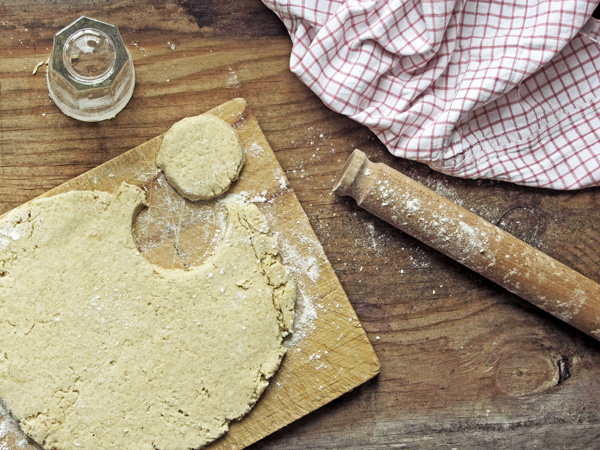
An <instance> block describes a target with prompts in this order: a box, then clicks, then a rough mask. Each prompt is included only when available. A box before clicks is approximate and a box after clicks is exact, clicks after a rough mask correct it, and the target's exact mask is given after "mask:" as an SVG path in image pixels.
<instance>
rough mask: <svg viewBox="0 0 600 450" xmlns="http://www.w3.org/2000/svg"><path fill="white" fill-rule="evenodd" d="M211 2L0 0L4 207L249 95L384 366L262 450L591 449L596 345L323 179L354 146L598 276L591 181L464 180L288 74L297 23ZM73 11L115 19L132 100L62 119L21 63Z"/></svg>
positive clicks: (240, 3) (599, 384) (598, 425)
mask: <svg viewBox="0 0 600 450" xmlns="http://www.w3.org/2000/svg"><path fill="white" fill-rule="evenodd" d="M204 3H205V2H200V1H197V2H192V1H190V2H188V3H187V4H184V3H181V4H178V3H177V2H175V1H163V0H156V1H152V2H147V3H144V6H141V3H137V2H134V1H132V0H120V1H111V2H105V1H90V2H85V3H82V2H76V1H74V0H65V1H62V2H55V3H52V4H50V3H46V2H43V1H41V0H39V1H31V0H29V1H25V0H14V1H12V2H10V3H3V4H0V49H2V50H1V51H0V133H1V136H0V180H1V182H0V201H1V204H0V206H1V212H4V211H7V210H9V209H11V208H13V207H14V206H17V205H18V204H20V203H23V202H25V201H27V200H29V199H31V198H33V197H35V196H37V195H40V194H42V193H43V192H44V191H46V190H48V189H50V188H53V187H55V186H57V185H59V184H61V183H63V182H65V181H68V180H69V179H71V178H73V177H74V176H77V175H79V174H81V173H83V172H85V171H87V170H89V169H91V168H93V167H95V166H97V165H98V164H101V163H103V162H105V161H107V160H109V159H110V158H112V157H115V156H118V155H120V154H121V153H123V152H125V151H126V150H129V149H131V148H133V147H135V146H137V145H140V144H141V143H143V142H145V141H147V140H149V139H151V138H152V137H154V136H157V135H159V134H161V133H163V132H165V131H166V130H167V129H168V128H169V127H170V125H171V124H173V123H174V122H175V121H177V120H178V119H180V118H182V117H184V116H188V115H193V114H196V113H197V112H198V111H203V110H208V109H210V108H212V107H214V106H216V105H218V104H221V103H224V102H225V101H227V100H229V99H232V98H235V97H244V98H246V100H247V101H248V103H249V104H250V105H251V106H252V112H253V114H254V116H255V117H256V119H257V120H258V123H259V124H260V126H261V129H262V130H263V132H264V134H265V136H266V138H267V139H268V141H269V143H270V144H271V147H272V148H273V149H274V151H275V154H276V156H277V159H278V161H279V162H280V164H281V166H282V168H283V170H284V172H285V174H286V176H287V178H288V180H289V185H290V186H291V187H292V188H293V189H294V191H295V193H296V195H297V197H298V199H299V200H300V203H301V204H302V207H303V208H304V210H305V211H306V213H307V215H308V218H309V220H310V223H311V225H312V227H313V229H314V230H315V232H316V235H317V236H318V238H319V240H320V241H321V243H322V244H323V247H324V249H325V253H326V254H327V256H328V258H329V260H330V262H331V263H332V266H333V268H334V270H335V272H336V274H337V275H338V277H339V279H340V281H341V283H342V286H343V287H344V290H345V291H346V293H347V294H348V297H349V298H350V301H351V302H352V304H353V306H354V308H355V310H356V312H357V314H358V317H359V318H360V321H361V323H362V325H363V326H364V328H365V330H366V332H367V334H368V336H369V338H370V340H371V342H372V343H373V345H374V347H375V350H376V352H377V355H378V357H379V359H380V362H381V365H382V369H381V373H380V375H379V376H378V377H377V378H376V379H375V380H372V381H370V382H368V383H367V384H365V385H362V386H361V387H359V388H357V389H356V390H354V391H353V392H351V393H349V394H346V395H344V396H343V397H342V398H340V399H338V400H335V401H334V402H332V403H330V404H328V405H326V406H325V407H323V408H321V409H319V410H317V411H316V412H314V413H311V414H309V415H307V416H306V417H305V418H303V419H301V420H300V421H297V422H295V423H294V424H292V425H290V426H288V427H286V428H284V429H283V430H281V431H279V432H277V433H275V434H274V435H272V436H270V437H268V438H266V439H264V440H262V441H261V442H260V443H258V444H255V445H254V446H253V448H254V449H260V450H267V449H283V450H288V449H289V450H292V449H294V450H295V449H328V448H329V449H334V448H347V449H364V448H370V449H387V448H390V447H393V446H400V447H402V446H404V447H406V448H424V449H426V448H447V449H451V448H454V447H455V448H461V449H464V448H482V447H483V448H485V447H487V448H511V449H512V448H544V449H545V448H575V449H577V448H580V449H589V448H595V447H598V446H599V445H600V434H599V433H600V431H599V430H600V379H599V377H598V375H597V374H598V371H599V369H600V345H599V344H598V343H597V342H595V341H594V340H592V339H591V338H588V337H586V336H585V335H583V334H582V333H580V332H578V331H576V330H575V329H573V328H571V327H569V326H567V325H564V324H563V323H562V322H560V321H558V320H556V319H554V318H553V317H551V316H550V315H548V314H545V313H543V312H540V311H539V310H538V309H537V308H534V307H532V306H530V305H529V304H527V303H526V302H524V301H522V300H521V299H519V298H517V297H515V296H513V295H512V294H510V293H508V292H506V291H504V290H503V289H501V288H499V287H497V286H496V285H494V284H493V283H491V282H488V281H487V280H485V279H484V278H482V277H480V276H479V275H477V274H475V273H473V272H471V271H469V270H468V269H465V268H464V267H462V266H460V265H459V264H458V263H455V262H453V261H452V260H450V259H449V258H447V257H445V256H443V255H441V254H439V253H437V252H436V251H434V250H432V249H430V248H428V247H426V246H425V245H423V244H421V243H419V242H417V241H416V240H414V239H412V238H410V237H408V236H407V235H405V234H404V233H402V232H400V231H398V230H397V229H395V228H393V227H392V226H390V225H388V224H386V223H384V222H383V221H381V220H379V219H376V218H374V217H373V216H372V215H370V214H369V213H367V212H366V211H364V210H361V209H360V208H359V207H358V206H356V204H355V203H354V201H353V200H352V199H345V198H338V197H337V196H335V195H334V194H333V193H332V191H331V188H332V185H333V182H334V179H335V177H336V174H337V173H338V171H339V169H340V168H341V165H342V163H343V161H344V160H345V159H346V158H347V157H348V155H349V154H350V153H351V152H352V150H353V149H354V148H361V149H362V150H363V151H365V153H366V154H367V155H368V156H369V158H370V159H371V160H373V161H377V162H384V163H386V164H388V165H390V166H391V167H393V168H395V169H397V170H400V171H401V172H403V173H405V174H407V175H409V176H410V177H411V178H414V179H416V180H417V181H419V182H421V183H423V184H425V185H426V186H428V187H430V188H432V189H433V190H435V191H436V192H438V193H440V194H442V195H444V196H446V197H448V198H450V199H451V200H453V201H455V202H457V203H459V204H461V205H463V206H464V207H466V208H467V209H470V210H471V211H473V212H475V213H476V214H478V215H480V216H482V217H483V218H485V219H486V220H488V221H490V222H492V223H494V224H497V225H499V226H501V227H502V228H504V229H505V230H508V231H509V232H511V233H512V234H514V235H516V236H517V237H519V238H520V239H523V240H524V241H526V242H527V243H529V244H531V245H532V246H534V247H536V248H539V249H540V250H542V251H544V252H545V253H547V254H549V255H550V256H552V257H553V258H555V259H557V260H559V261H560V262H562V263H564V264H566V265H567V266H569V267H572V268H573V269H575V270H577V271H579V272H581V273H582V274H583V275H585V276H587V277H589V278H591V279H592V280H594V281H596V282H600V268H599V262H598V254H599V251H600V208H599V206H600V190H599V189H587V190H583V191H578V192H555V191H549V190H543V189H532V188H524V187H519V186H514V185H511V184H507V183H500V182H489V181H472V180H461V179H456V178H451V177H447V176H444V175H441V174H439V173H436V172H433V171H431V170H430V169H429V168H427V167H426V166H424V165H422V164H417V163H413V162H410V161H406V160H401V159H397V158H394V157H393V156H391V155H389V154H388V153H387V151H386V150H385V148H384V147H383V146H382V144H381V143H380V142H379V141H378V140H377V139H376V138H375V137H374V136H373V135H372V134H371V133H370V132H369V131H368V130H367V129H365V128H364V127H362V126H359V125H357V124H356V123H354V122H352V121H350V120H348V119H346V118H344V117H341V116H340V115H338V114H335V113H333V112H332V111H330V110H329V109H327V108H326V107H325V106H323V105H322V103H321V102H320V101H319V100H318V98H316V97H315V96H314V95H313V94H312V93H311V92H310V90H309V89H308V88H306V87H305V86H303V85H302V84H301V83H300V82H299V81H298V80H297V79H296V77H295V76H294V75H293V74H291V73H290V71H289V69H288V63H289V52H290V49H291V44H290V41H289V37H288V36H287V34H286V32H285V30H283V28H281V26H280V23H279V20H278V19H277V17H276V16H275V15H274V14H273V13H271V12H270V11H269V10H268V9H267V8H265V7H264V6H262V4H261V3H260V1H259V0H237V1H235V2H228V1H224V2H214V3H211V7H212V8H215V9H214V10H215V13H214V14H213V15H212V17H213V19H212V20H213V21H212V23H211V25H210V26H208V24H207V23H205V22H201V23H200V26H199V24H198V21H197V18H196V15H198V14H201V13H202V11H203V4H204ZM190 8H195V9H194V10H193V11H192V10H190ZM248 11H252V13H251V15H252V17H253V19H252V20H249V19H248V13H247V12H248ZM80 14H88V15H90V16H92V17H97V18H99V19H104V20H107V21H109V22H112V23H115V24H117V25H118V26H119V28H120V30H121V33H122V35H123V37H124V39H125V42H126V44H127V46H128V47H129V49H130V50H131V52H132V55H133V57H134V63H135V67H136V71H137V85H136V90H135V92H134V95H133V99H132V101H131V102H130V104H129V105H128V106H127V108H125V110H124V111H123V112H121V113H120V114H119V115H118V116H117V118H116V119H115V120H112V121H110V122H108V123H102V124H83V123H78V122H76V121H74V120H71V119H69V118H67V117H65V116H64V115H62V114H61V113H60V112H59V111H58V109H57V108H56V107H55V106H54V105H53V104H52V102H51V101H50V99H49V98H48V92H47V89H46V82H45V77H44V70H43V69H42V70H40V71H39V72H38V74H37V75H36V76H31V71H32V70H33V67H34V66H35V64H36V63H37V62H38V61H43V60H45V59H46V58H47V57H48V55H49V53H50V45H51V42H52V35H53V34H54V33H55V32H56V31H58V30H59V29H60V28H61V27H62V26H64V25H66V24H67V23H69V22H70V21H72V20H74V19H76V18H77V17H78V16H79V15H80ZM242 24H243V26H242ZM277 30H279V31H277ZM169 42H170V43H171V44H174V45H175V47H174V49H172V46H171V45H170V44H169ZM167 80H169V81H167ZM377 337H379V339H377Z"/></svg>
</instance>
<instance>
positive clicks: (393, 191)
mask: <svg viewBox="0 0 600 450" xmlns="http://www.w3.org/2000/svg"><path fill="white" fill-rule="evenodd" d="M333 190H334V192H336V193H337V194H339V195H349V196H350V197H353V198H354V199H355V200H356V203H357V204H358V205H359V206H360V207H362V208H364V209H366V210H367V211H369V212H371V213H373V214H375V215H376V216H377V217H379V218H381V219H383V220H385V221H386V222H388V223H390V224H392V225H393V226H395V227H397V228H399V229H400V230H402V231H404V232H405V233H408V234H410V235H411V236H413V237H414V238H416V239H418V240H420V241H421V242H424V243H425V244H427V245H429V246H431V247H433V248H435V249H436V250H438V251H440V252H442V253H444V254H445V255H447V256H449V257H450V258H452V259H454V260H456V261H458V262H460V263H461V264H464V265H465V266H467V267H469V268H470V269H472V270H474V271H476V272H478V273H480V274H481V275H483V276H484V277H486V278H489V279H490V280H492V281H494V282H496V283H498V284H499V285H500V286H502V287H504V288H506V289H507V290H509V291H510V292H512V293H514V294H516V295H518V296H520V297H522V298H524V299H525V300H528V301H529V302H531V303H533V304H534V305H536V306H538V307H540V308H542V309H543V310H545V311H548V312H549V313H550V314H552V315H554V316H556V317H558V318H559V319H561V320H564V321H565V322H567V323H569V324H571V325H572V326H574V327H576V328H578V329H579V330H581V331H583V332H584V333H587V334H589V335H590V336H592V337H594V338H596V339H598V340H600V285H599V284H597V283H595V282H594V281H592V280H590V279H589V278H586V277H584V276H583V275H581V274H580V273H578V272H575V271H574V270H573V269H570V268H569V267H567V266H565V265H564V264H562V263H560V262H558V261H557V260H555V259H553V258H551V257H549V256H548V255H546V254H544V253H542V252H540V251H539V250H536V249H535V248H533V247H531V246H530V245H528V244H526V243H525V242H523V241H521V240H520V239H517V238H516V237H514V236H513V235H511V234H509V233H507V232H506V231H504V230H502V229H500V228H498V227H496V226H495V225H492V224H491V223H489V222H488V221H486V220H484V219H482V218H481V217H479V216H477V215H475V214H473V213H471V212H469V211H467V210H466V209H464V208H462V207H461V206H459V205H457V204H456V203H454V202H452V201H450V200H448V199H446V198H445V197H442V196H441V195H439V194H436V193H435V192H433V191H432V190H430V189H428V188H426V187H425V186H423V185H421V184H420V183H418V182H416V181H414V180H412V179H411V178H408V177H406V176H405V175H403V174H401V173H400V172H397V171H395V170H394V169H392V168H390V167H388V166H386V165H384V164H381V163H379V164H376V163H372V162H371V161H369V159H368V158H367V156H366V155H365V154H364V153H363V152H362V151H360V150H354V152H353V153H352V155H350V157H349V158H348V160H347V161H346V163H345V164H344V166H343V168H342V170H341V172H340V174H339V176H338V179H337V181H336V183H335V185H334V188H333Z"/></svg>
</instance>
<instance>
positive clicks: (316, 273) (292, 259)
mask: <svg viewBox="0 0 600 450" xmlns="http://www.w3.org/2000/svg"><path fill="white" fill-rule="evenodd" d="M301 241H302V247H301V249H300V248H299V247H297V246H296V245H294V244H292V243H291V242H290V241H288V240H287V239H286V238H285V237H283V236H281V235H279V234H278V235H277V243H278V246H279V249H280V251H281V255H282V257H283V263H284V264H285V266H286V267H287V268H288V270H290V272H292V274H293V275H294V280H295V281H296V289H297V297H296V315H295V317H294V332H293V333H292V335H291V336H290V338H289V339H287V341H286V346H287V347H288V348H289V347H294V346H296V345H297V344H298V343H299V342H300V341H301V340H303V339H305V338H306V337H307V336H308V335H309V334H310V333H311V332H312V331H313V330H314V321H315V320H316V319H317V307H318V308H321V307H322V305H320V304H318V303H317V300H316V299H315V298H313V297H312V296H311V295H310V294H309V292H310V291H311V289H309V286H310V285H311V284H314V283H316V282H317V280H318V279H319V277H320V276H321V269H320V267H319V262H318V259H317V257H316V256H314V252H313V251H314V247H315V246H316V245H317V244H316V243H315V242H312V241H311V240H309V239H304V240H302V239H301Z"/></svg>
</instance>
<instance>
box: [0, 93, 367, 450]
mask: <svg viewBox="0 0 600 450" xmlns="http://www.w3.org/2000/svg"><path fill="white" fill-rule="evenodd" d="M209 113H211V114H214V115H216V116H219V117H221V118H222V119H224V120H226V121H227V122H229V123H231V124H232V125H233V127H234V128H235V129H236V130H237V132H238V134H239V136H240V138H241V140H242V142H243V144H244V148H245V152H246V164H245V166H244V168H243V170H242V173H241V175H240V179H239V180H238V181H237V182H236V183H235V184H234V185H233V186H232V188H231V189H230V190H229V191H228V193H227V194H226V195H224V196H222V197H221V198H219V199H216V200H212V201H208V202H189V201H187V200H185V199H183V197H181V196H180V195H179V194H178V193H177V192H176V191H175V190H174V189H173V188H171V187H170V185H169V184H168V183H167V181H166V179H165V177H164V175H163V174H162V172H160V171H159V170H158V168H157V167H156V164H155V158H156V153H157V152H158V149H159V147H160V143H161V141H162V136H158V137H156V138H154V139H152V140H150V141H148V142H146V143H144V144H142V145H140V146H139V147H136V148H134V149H133V150H130V151H129V152H127V153H124V154H122V155H121V156H119V157H117V158H115V159H112V160H111V161H108V162H106V163H105V164H102V165H101V166H98V167H96V168H95V169H92V170H90V171H88V172H86V173H84V174H82V175H80V176H78V177H77V178H74V179H73V180H71V181H69V182H67V183H65V184H62V185H60V186H58V187H56V188H55V189H52V190H51V191H48V192H47V193H46V194H44V195H43V196H42V197H45V196H50V195H54V194H58V193H61V192H66V191H69V190H102V191H108V192H113V191H115V190H116V189H117V188H118V186H119V185H120V184H121V183H122V182H127V183H130V184H135V185H137V186H140V187H141V188H143V189H144V190H145V191H146V194H147V197H148V203H149V207H148V208H147V209H145V210H143V211H142V212H140V214H139V215H138V217H137V218H136V219H135V221H134V224H133V232H134V235H135V237H136V239H137V242H138V245H139V247H140V250H141V251H142V252H143V253H144V255H145V256H146V257H147V258H148V259H149V260H150V261H151V262H153V263H155V264H158V265H161V266H163V267H167V268H175V267H177V268H186V267H190V266H194V265H198V264H200V263H201V262H202V261H203V260H204V258H206V256H208V255H209V254H210V253H211V251H212V249H213V248H214V247H215V245H216V243H217V242H218V241H219V239H220V236H221V231H222V226H223V225H224V208H223V199H228V198H229V199H230V198H235V197H237V198H243V199H245V200H246V201H249V202H252V203H255V204H256V205H257V207H258V208H259V209H260V210H261V211H262V213H263V214H264V215H265V216H266V218H267V220H268V222H269V225H270V227H271V231H272V232H273V233H274V235H275V236H276V237H277V240H278V244H279V247H280V250H281V253H282V257H283V262H284V264H286V266H288V267H289V268H290V270H291V272H292V275H293V277H294V279H295V281H296V284H297V286H298V299H297V304H296V325H295V332H294V335H293V336H292V337H291V339H290V340H289V341H288V342H287V346H288V352H287V354H286V356H285V358H284V360H283V362H282V365H281V367H280V369H279V371H278V372H277V374H276V375H275V377H274V378H273V379H272V381H271V384H270V386H269V387H268V388H267V390H266V391H265V392H264V394H263V396H262V397H261V399H260V400H259V402H258V403H257V405H256V406H255V407H254V408H253V409H252V411H251V412H250V413H249V414H248V415H247V416H246V417H244V418H243V419H242V420H241V421H239V422H234V423H232V424H231V428H230V430H229V432H228V433H227V434H225V435H224V436H223V437H222V438H221V439H219V440H218V441H216V442H215V443H213V444H212V445H210V446H208V447H207V448H210V449H220V448H223V449H225V448H227V449H239V448H243V447H246V446H248V445H250V444H252V443H254V442H256V441H258V440H259V439H261V438H263V437H265V436H267V435H269V434H270V433H273V432H274V431H276V430H278V429H280V428H282V427H283V426H285V425H287V424H289V423H291V422H293V421H295V420H297V419H299V418H300V417H302V416H304V415H306V414H308V413H310V412H311V411H314V410H316V409H317V408H319V407H321V406H323V405H324V404H326V403H328V402H330V401H332V400H333V399H335V398H337V397H339V396H341V395H342V394H344V393H346V392H348V391H350V390H352V389H353V388H355V387H356V386H358V385H360V384H362V383H363V382H365V381H367V380H369V379H371V378H372V377H374V376H375V375H376V374H377V373H379V361H378V359H377V356H376V355H375V352H374V351H373V348H372V346H371V344H370V343H369V340H368V339H367V336H366V334H365V332H364V330H363V328H362V326H361V325H360V322H359V320H358V318H357V317H356V314H355V312H354V310H353V308H352V305H351V304H350V302H349V300H348V297H347V296H346V294H345V293H344V291H343V289H342V287H341V285H340V282H339V281H338V278H337V276H336V275H335V273H334V271H333V268H332V267H331V265H330V263H329V261H328V260H327V257H326V256H325V253H324V252H323V248H322V246H321V244H320V243H319V241H318V240H317V237H316V235H315V233H314V231H313V230H312V228H311V226H310V224H309V221H308V218H307V216H306V214H305V213H304V211H303V210H302V207H301V206H300V203H299V202H298V199H297V198H296V195H295V194H294V191H293V189H292V188H290V187H289V186H288V183H287V179H286V177H285V174H284V172H283V170H282V169H281V166H280V165H279V163H278V162H277V159H276V158H275V154H274V153H273V151H272V149H271V148H270V146H269V144H268V143H267V140H266V138H265V136H264V135H263V133H262V131H261V130H260V128H259V126H258V123H257V122H256V119H255V118H254V116H253V115H252V112H251V111H250V109H249V107H248V106H247V104H246V102H245V100H243V99H234V100H231V101H229V102H227V103H225V104H223V105H221V106H219V107H217V108H215V109H212V110H211V111H209ZM232 196H234V197H232ZM1 421H2V417H1V416H0V448H1V449H6V450H13V449H17V448H19V449H22V448H35V447H34V446H32V445H31V444H29V443H26V442H24V441H23V440H22V437H20V436H18V433H16V432H14V430H12V428H11V427H10V426H8V422H6V423H3V422H1ZM87 450H90V449H87Z"/></svg>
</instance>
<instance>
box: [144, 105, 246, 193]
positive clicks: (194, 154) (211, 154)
mask: <svg viewBox="0 0 600 450" xmlns="http://www.w3.org/2000/svg"><path fill="white" fill-rule="evenodd" d="M244 162H245V158H244V149H243V146H242V142H241V141H240V138H239V137H238V135H237V133H236V131H235V130H234V129H233V127H232V126H231V125H229V124H228V123H227V122H225V121H224V120H222V119H220V118H218V117H215V116H213V115H210V114H201V115H199V116H195V117H186V118H185V119H182V120H180V121H179V122H177V123H175V124H174V125H173V126H172V127H171V129H170V130H169V131H167V133H166V134H165V137H164V139H163V142H162V144H161V146H160V150H159V152H158V156H157V157H156V164H157V165H158V167H160V168H161V169H162V170H163V172H164V173H165V176H166V177H167V180H168V181H169V183H170V184H171V185H172V186H173V187H174V188H175V189H177V191H179V193H180V194H181V195H183V196H184V197H185V198H187V199H189V200H208V199H211V198H214V197H218V196H219V195H221V194H222V193H224V192H225V191H227V189H229V187H230V186H231V183H232V182H234V181H235V180H237V178H238V176H239V174H240V171H241V170H242V167H243V165H244Z"/></svg>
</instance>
